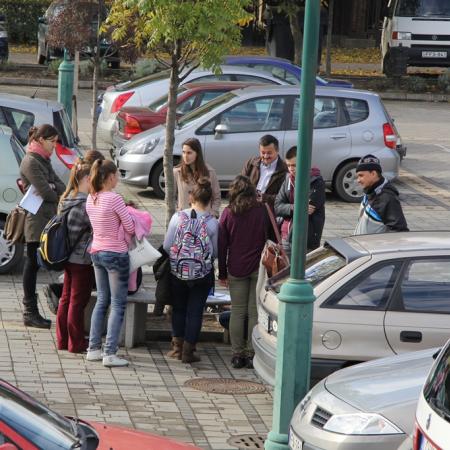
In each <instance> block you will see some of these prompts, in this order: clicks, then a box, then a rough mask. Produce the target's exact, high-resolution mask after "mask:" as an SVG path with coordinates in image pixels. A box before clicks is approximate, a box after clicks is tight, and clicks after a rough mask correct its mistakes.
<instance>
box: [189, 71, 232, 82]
mask: <svg viewBox="0 0 450 450" xmlns="http://www.w3.org/2000/svg"><path fill="white" fill-rule="evenodd" d="M194 81H195V82H196V83H197V82H201V83H210V82H211V83H215V82H216V81H234V80H233V75H230V74H224V73H223V74H221V75H205V76H204V77H199V78H195V80H191V81H190V82H191V83H192V82H194Z"/></svg>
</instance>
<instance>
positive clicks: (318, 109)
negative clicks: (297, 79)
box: [291, 97, 338, 130]
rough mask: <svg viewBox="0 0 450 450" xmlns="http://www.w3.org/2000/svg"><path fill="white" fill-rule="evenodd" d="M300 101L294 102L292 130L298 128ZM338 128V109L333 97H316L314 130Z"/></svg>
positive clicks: (297, 99)
mask: <svg viewBox="0 0 450 450" xmlns="http://www.w3.org/2000/svg"><path fill="white" fill-rule="evenodd" d="M299 107H300V99H299V98H296V99H295V101H294V108H293V111H292V120H291V130H296V129H297V128H298V114H299ZM337 126H338V109H337V104H336V100H335V99H334V98H332V97H316V99H315V101H314V128H332V127H337Z"/></svg>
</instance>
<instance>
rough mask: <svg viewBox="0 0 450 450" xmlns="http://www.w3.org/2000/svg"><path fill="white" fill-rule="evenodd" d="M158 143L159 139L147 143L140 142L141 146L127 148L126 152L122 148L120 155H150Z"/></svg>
mask: <svg viewBox="0 0 450 450" xmlns="http://www.w3.org/2000/svg"><path fill="white" fill-rule="evenodd" d="M159 141H160V138H153V139H150V140H149V141H147V142H142V143H141V144H137V145H133V146H132V147H127V149H126V150H125V147H123V149H122V153H121V154H122V155H123V154H124V153H133V154H139V155H146V154H147V153H150V152H152V151H153V150H155V148H156V146H157V145H158V144H159ZM124 150H125V151H124Z"/></svg>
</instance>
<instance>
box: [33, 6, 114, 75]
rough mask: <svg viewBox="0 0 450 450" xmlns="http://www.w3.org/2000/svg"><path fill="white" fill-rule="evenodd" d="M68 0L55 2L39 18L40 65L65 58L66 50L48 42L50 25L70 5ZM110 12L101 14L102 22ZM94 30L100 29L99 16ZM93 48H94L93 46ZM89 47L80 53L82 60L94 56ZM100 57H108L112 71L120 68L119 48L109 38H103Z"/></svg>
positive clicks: (93, 21)
mask: <svg viewBox="0 0 450 450" xmlns="http://www.w3.org/2000/svg"><path fill="white" fill-rule="evenodd" d="M68 4H69V2H68V0H55V1H53V2H52V3H51V4H50V6H49V7H48V9H47V11H46V12H45V14H44V15H43V16H42V17H39V19H38V22H39V25H38V36H37V37H38V51H37V60H38V64H44V63H49V62H50V61H51V60H52V59H58V58H62V57H63V56H64V49H63V48H57V47H52V46H51V45H50V44H49V42H48V40H49V39H48V33H49V24H50V23H51V21H52V20H53V19H54V18H55V17H56V16H57V15H58V14H59V13H60V12H61V11H62V10H63V9H64V8H65V7H66V5H68ZM89 6H91V3H88V2H87V3H86V7H89ZM107 15H108V11H107V9H106V8H105V9H104V10H103V11H102V14H101V20H102V21H103V20H105V19H106V17H107ZM91 26H92V29H93V30H96V29H97V27H98V15H94V16H93V18H92V24H91ZM92 47H93V46H92ZM92 47H90V46H89V45H87V46H86V47H85V48H83V49H82V51H81V52H80V56H81V58H83V57H88V56H92V54H93V48H92ZM100 55H101V56H105V55H106V58H105V59H106V62H107V63H108V65H109V66H110V67H111V69H118V68H119V67H120V57H119V52H118V50H117V48H115V47H114V46H113V45H112V44H111V42H110V41H109V40H108V39H107V38H102V39H101V41H100Z"/></svg>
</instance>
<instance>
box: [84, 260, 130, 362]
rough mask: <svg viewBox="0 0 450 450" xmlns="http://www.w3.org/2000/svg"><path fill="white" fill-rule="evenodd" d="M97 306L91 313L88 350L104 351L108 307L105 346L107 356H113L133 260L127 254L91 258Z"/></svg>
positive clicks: (116, 347)
mask: <svg viewBox="0 0 450 450" xmlns="http://www.w3.org/2000/svg"><path fill="white" fill-rule="evenodd" d="M92 262H93V263H94V272H95V282H96V284H97V303H96V304H95V307H94V310H93V311H92V317H91V331H90V333H89V350H99V349H101V347H102V331H103V327H104V323H105V316H106V312H107V311H108V306H109V305H111V311H110V313H109V319H108V329H107V333H106V341H105V346H104V351H103V353H104V355H106V356H108V355H114V354H116V352H117V349H118V347H119V345H118V344H119V335H120V330H121V328H122V323H123V316H124V314H125V307H126V304H127V294H128V277H129V268H130V258H129V256H128V253H116V252H97V253H94V254H93V255H92Z"/></svg>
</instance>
